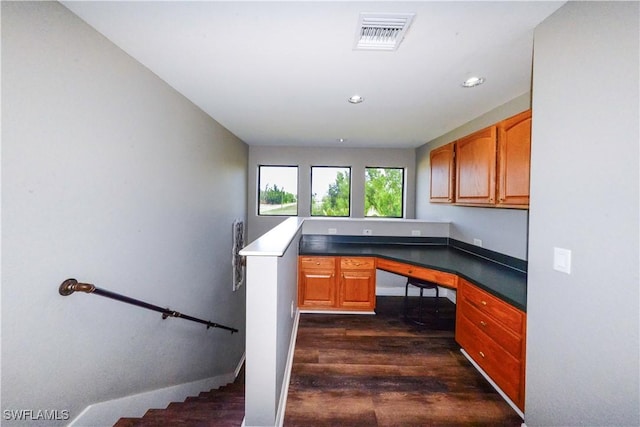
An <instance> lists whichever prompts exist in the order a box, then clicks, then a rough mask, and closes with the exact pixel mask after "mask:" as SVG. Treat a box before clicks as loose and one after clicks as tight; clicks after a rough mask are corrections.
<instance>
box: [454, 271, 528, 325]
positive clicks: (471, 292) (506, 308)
mask: <svg viewBox="0 0 640 427" xmlns="http://www.w3.org/2000/svg"><path fill="white" fill-rule="evenodd" d="M458 297H459V299H460V300H461V301H464V302H467V303H469V304H471V305H473V306H474V307H475V308H477V309H478V310H480V311H481V312H482V313H484V314H486V315H489V316H491V317H493V318H494V319H496V320H497V321H499V322H500V323H502V324H503V325H504V326H506V327H508V328H509V329H511V330H512V331H513V332H515V333H516V334H518V335H521V334H522V332H523V325H524V313H522V312H521V311H519V310H517V309H515V308H513V307H512V306H511V305H509V304H507V303H505V302H503V301H501V300H499V299H498V298H496V297H494V296H493V295H490V294H488V293H487V292H484V291H482V290H480V289H478V288H476V287H475V286H473V285H470V284H468V283H466V282H465V281H461V283H460V287H459V290H458Z"/></svg>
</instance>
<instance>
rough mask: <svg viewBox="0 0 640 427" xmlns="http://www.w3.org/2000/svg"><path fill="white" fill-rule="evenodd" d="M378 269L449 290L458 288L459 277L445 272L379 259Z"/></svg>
mask: <svg viewBox="0 0 640 427" xmlns="http://www.w3.org/2000/svg"><path fill="white" fill-rule="evenodd" d="M378 268H379V269H380V270H386V271H390V272H391V273H397V274H400V275H402V276H407V277H415V278H417V279H422V280H428V281H430V282H434V283H437V284H439V285H442V286H445V287H448V288H453V289H455V288H457V285H458V276H456V275H455V274H451V273H445V272H443V271H438V270H431V269H429V268H425V267H416V266H414V265H410V264H404V263H401V262H397V261H391V260H388V259H383V258H379V259H378Z"/></svg>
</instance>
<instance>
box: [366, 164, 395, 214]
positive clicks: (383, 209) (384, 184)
mask: <svg viewBox="0 0 640 427" xmlns="http://www.w3.org/2000/svg"><path fill="white" fill-rule="evenodd" d="M403 190H404V169H402V168H366V169H365V180H364V216H369V217H387V218H402V212H403V211H404V206H403V202H404V199H403V197H402V195H403V192H404V191H403Z"/></svg>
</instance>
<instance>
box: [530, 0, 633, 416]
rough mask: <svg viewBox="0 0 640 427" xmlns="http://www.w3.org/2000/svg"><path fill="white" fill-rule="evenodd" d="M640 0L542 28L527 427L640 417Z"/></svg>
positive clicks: (598, 5) (578, 5)
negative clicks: (560, 259) (556, 261)
mask: <svg viewBox="0 0 640 427" xmlns="http://www.w3.org/2000/svg"><path fill="white" fill-rule="evenodd" d="M638 6H639V4H638V2H624V3H623V2H570V3H568V4H567V5H565V6H564V7H562V8H561V9H560V10H558V11H557V12H556V13H555V14H554V15H552V16H551V17H550V18H548V19H547V20H546V21H544V22H543V23H542V24H541V25H540V26H539V27H538V28H537V30H536V33H535V53H534V70H533V76H534V77H533V88H534V89H533V141H532V170H531V178H532V179H531V214H530V233H529V283H528V304H527V314H528V319H527V320H528V331H527V383H526V411H525V416H526V418H525V421H526V423H527V425H528V426H529V427H534V426H551V425H557V426H560V425H562V426H569V425H585V426H586V425H589V426H604V425H611V426H623V425H629V426H638V425H640V418H639V414H640V398H639V388H640V385H639V375H640V372H639V361H640V354H639V340H638V334H639V332H638V329H639V328H638V323H639V318H640V313H639V292H638V284H639V274H638V260H639V258H640V250H639V248H638V236H639V230H638V222H639V212H638V205H639V197H638V194H639V191H640V189H639V178H640V177H639V173H638V165H639V162H638V160H639V149H638V147H639V140H640V135H639V125H640V122H639V117H640V111H639V87H638V70H639V69H640V68H639V65H640V64H639V48H640V46H639V37H638V34H640V27H639V24H638V22H639V7H638ZM554 247H561V248H566V249H570V250H571V251H572V271H571V274H570V275H567V274H564V273H560V272H558V271H555V270H553V268H552V260H553V248H554Z"/></svg>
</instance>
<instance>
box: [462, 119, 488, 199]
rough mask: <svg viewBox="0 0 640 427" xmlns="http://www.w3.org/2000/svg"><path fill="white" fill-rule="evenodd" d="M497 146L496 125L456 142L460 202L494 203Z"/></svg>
mask: <svg viewBox="0 0 640 427" xmlns="http://www.w3.org/2000/svg"><path fill="white" fill-rule="evenodd" d="M496 146H497V141H496V126H490V127H488V128H486V129H483V130H480V131H478V132H475V133H473V134H471V135H469V136H466V137H464V138H462V139H459V140H458V141H456V198H455V199H456V202H457V203H461V204H470V205H493V204H495V193H496V184H495V182H496V180H495V177H496V149H497V147H496Z"/></svg>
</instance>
